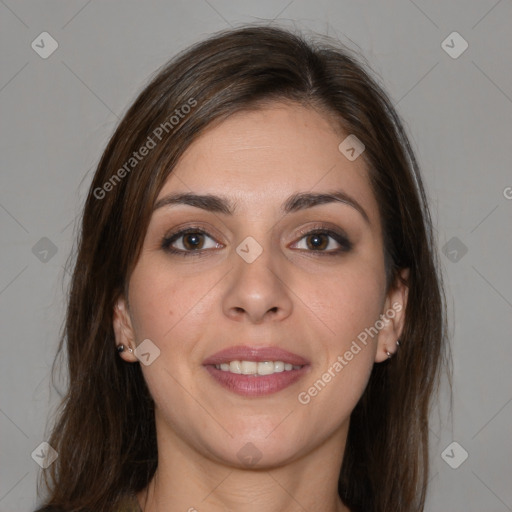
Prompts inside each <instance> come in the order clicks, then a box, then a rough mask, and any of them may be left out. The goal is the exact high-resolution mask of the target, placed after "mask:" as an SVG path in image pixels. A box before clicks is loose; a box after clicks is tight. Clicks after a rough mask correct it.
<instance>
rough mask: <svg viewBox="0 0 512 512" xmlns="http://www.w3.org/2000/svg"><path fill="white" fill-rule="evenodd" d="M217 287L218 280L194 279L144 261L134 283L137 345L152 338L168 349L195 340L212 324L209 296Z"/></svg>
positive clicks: (131, 301)
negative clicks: (208, 293) (203, 326)
mask: <svg viewBox="0 0 512 512" xmlns="http://www.w3.org/2000/svg"><path fill="white" fill-rule="evenodd" d="M214 284H215V279H214V276H211V277H209V276H202V278H201V279H193V278H191V277H190V276H188V277H187V276H183V275H179V274H177V273H176V272H173V271H172V270H170V269H169V266H167V265H161V264H155V263H154V262H152V261H151V260H150V258H147V260H146V261H144V260H141V261H140V262H139V264H138V266H137V267H136V268H135V270H134V272H133V274H132V276H131V279H130V305H131V308H130V309H131V315H132V322H133V327H134V330H135V334H136V339H137V341H139V340H143V339H145V338H149V339H151V340H152V341H154V342H155V343H156V344H157V345H158V346H159V347H160V348H161V349H164V348H165V347H166V346H167V345H168V344H169V343H170V342H171V341H172V340H176V339H180V341H183V342H186V340H187V339H188V338H190V339H193V338H194V337H195V334H194V333H195V331H196V330H197V332H199V331H200V330H201V326H202V325H204V324H205V323H206V322H208V321H209V314H208V311H209V309H208V308H209V307H211V306H209V300H210V298H209V296H208V295H207V292H208V290H209V289H210V288H212V286H214ZM182 337H184V338H183V339H182ZM180 345H181V346H183V344H182V343H180V344H178V347H179V346H180ZM176 348H177V347H175V349H176Z"/></svg>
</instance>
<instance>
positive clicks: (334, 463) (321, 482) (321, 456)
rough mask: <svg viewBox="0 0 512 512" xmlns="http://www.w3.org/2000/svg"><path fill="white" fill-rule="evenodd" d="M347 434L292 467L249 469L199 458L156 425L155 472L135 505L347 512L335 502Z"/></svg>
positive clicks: (159, 510)
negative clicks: (156, 451)
mask: <svg viewBox="0 0 512 512" xmlns="http://www.w3.org/2000/svg"><path fill="white" fill-rule="evenodd" d="M347 431H348V423H347V425H344V426H343V427H342V429H341V430H339V431H337V432H336V433H334V434H333V435H332V436H331V437H330V438H329V439H328V440H326V441H325V442H324V443H323V444H322V445H320V446H317V447H315V449H314V450H312V451H311V452H310V453H308V454H305V455H303V456H302V457H300V458H297V459H295V460H293V461H291V462H286V463H281V464H273V465H272V466H270V465H269V466H268V467H262V468H258V469H251V468H240V467H235V466H234V465H229V464H224V463H222V462H220V461H218V460H213V459H212V457H209V456H207V454H206V455H205V454H201V453H198V451H197V450H196V449H193V448H192V447H191V446H190V445H189V444H187V443H185V442H184V441H183V440H181V439H180V438H178V437H177V436H176V435H175V434H174V433H172V432H171V431H170V430H169V429H165V430H162V429H161V428H158V422H157V437H158V439H157V442H158V454H159V456H158V460H159V462H158V468H157V470H156V472H155V475H154V476H153V479H152V480H151V482H150V483H149V485H148V486H147V487H146V489H144V490H143V491H141V492H140V493H138V495H137V499H138V502H139V504H140V507H141V509H142V511H143V512H163V511H166V512H178V511H179V512H183V511H188V512H199V511H203V510H204V511H208V512H223V511H225V510H236V511H237V512H261V510H265V512H292V511H294V512H295V511H297V510H323V511H324V512H350V511H349V509H348V508H347V507H346V506H345V505H344V504H343V503H342V501H341V499H340V498H339V496H338V475H339V470H340V467H341V463H342V460H343V451H344V447H345V441H346V435H347ZM162 432H164V433H162Z"/></svg>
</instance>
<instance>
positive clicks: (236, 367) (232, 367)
mask: <svg viewBox="0 0 512 512" xmlns="http://www.w3.org/2000/svg"><path fill="white" fill-rule="evenodd" d="M227 366H229V371H230V372H231V373H242V367H241V366H240V361H231V363H229V365H227ZM223 369H224V368H222V365H221V370H223Z"/></svg>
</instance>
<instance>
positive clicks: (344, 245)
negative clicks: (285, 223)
mask: <svg viewBox="0 0 512 512" xmlns="http://www.w3.org/2000/svg"><path fill="white" fill-rule="evenodd" d="M188 234H202V235H206V236H208V237H209V238H212V239H213V237H212V236H211V235H210V234H209V233H208V232H206V231H205V230H203V229H201V228H200V227H196V226H190V227H188V228H186V229H183V230H180V231H177V232H175V233H171V234H169V235H166V236H165V237H164V238H163V240H162V243H161V248H162V249H163V250H164V251H166V252H168V253H171V254H176V255H178V256H185V257H186V256H203V255H204V253H205V252H207V251H209V250H211V249H199V250H192V251H183V250H182V249H174V248H173V247H171V244H172V243H173V242H175V241H176V240H179V239H180V238H181V237H183V236H185V235H188ZM299 234H300V235H301V237H300V238H299V240H302V239H303V238H305V237H306V236H311V235H317V234H322V235H328V236H329V237H331V238H333V239H334V240H335V241H336V242H338V244H339V245H340V246H341V247H340V248H338V249H335V250H331V251H322V250H318V251H315V250H308V249H300V250H302V251H304V250H306V251H307V252H313V253H318V254H319V255H321V256H337V255H339V254H340V253H345V252H349V251H350V250H352V242H350V240H349V239H348V238H347V237H346V236H345V235H344V234H342V233H341V232H337V231H333V230H332V229H329V228H327V227H325V226H322V225H318V226H314V227H313V228H311V229H309V230H301V231H299Z"/></svg>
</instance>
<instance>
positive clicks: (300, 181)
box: [157, 103, 377, 217]
mask: <svg viewBox="0 0 512 512" xmlns="http://www.w3.org/2000/svg"><path fill="white" fill-rule="evenodd" d="M347 135H348V134H344V133H343V132H342V131H341V129H340V128H339V127H338V126H336V125H335V124H334V122H333V120H332V119H330V118H328V117H327V116H325V115H322V114H321V113H319V112H318V111H316V110H313V109H312V108H306V107H303V106H299V105H295V104H287V103H277V104H274V105H272V106H268V107H264V108H260V109H258V110H251V111H242V112H238V113H236V114H233V115H232V116H230V117H229V118H227V119H226V120H224V121H222V122H220V123H218V124H215V125H214V126H212V127H210V128H207V129H206V130H205V131H204V132H203V133H202V134H201V135H200V137H198V138H197V139H196V140H195V141H194V142H193V143H192V144H191V145H190V146H189V147H188V148H187V150H186V151H185V153H184V154H183V155H182V157H181V158H180V160H179V162H178V163H177V165H176V167H175V169H174V170H173V172H172V173H171V174H170V175H169V177H168V178H167V181H166V182H165V184H164V186H163V187H162V190H161V191H160V193H159V195H158V198H157V200H158V199H160V198H162V197H164V196H165V195H167V194H169V193H176V192H180V193H189V192H194V193H199V194H200V193H210V194H219V195H223V196H230V197H232V198H233V199H234V202H236V204H237V210H243V209H244V208H248V209H252V210H253V211H254V208H257V209H258V210H261V208H262V207H263V206H264V205H272V206H273V207H277V206H280V205H281V203H282V202H283V200H284V198H285V197H288V196H289V195H291V194H293V193H297V192H303V191H309V192H317V191H318V192H323V191H327V190H334V189H337V190H343V191H344V192H346V193H347V194H349V195H351V196H353V197H355V198H356V199H357V200H358V201H359V202H361V203H363V204H364V206H365V209H366V210H367V211H368V215H369V216H370V217H372V216H374V215H376V208H377V205H376V201H375V198H374V197H373V193H372V190H371V187H370V183H369V179H368V173H367V169H366V164H365V161H364V160H363V158H361V157H359V158H357V159H356V160H354V161H349V160H348V159H347V158H346V157H345V156H344V155H343V154H342V153H341V152H340V151H339V149H338V146H339V144H340V143H341V142H342V141H343V140H344V138H345V137H346V136H347Z"/></svg>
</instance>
